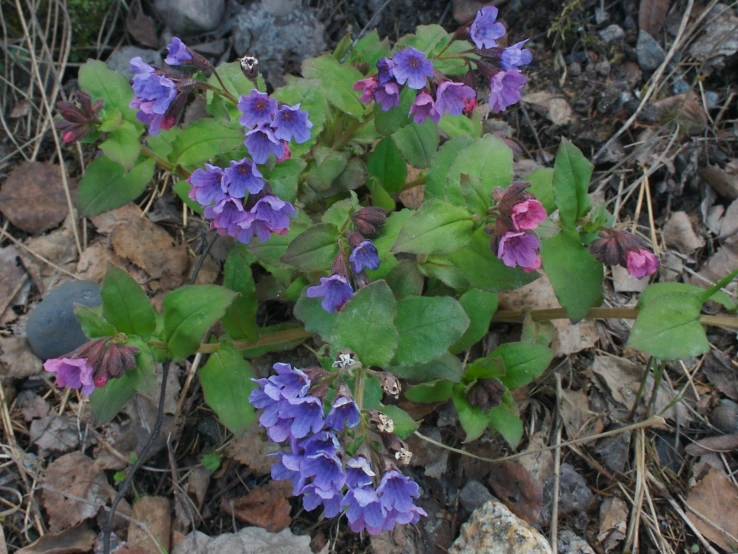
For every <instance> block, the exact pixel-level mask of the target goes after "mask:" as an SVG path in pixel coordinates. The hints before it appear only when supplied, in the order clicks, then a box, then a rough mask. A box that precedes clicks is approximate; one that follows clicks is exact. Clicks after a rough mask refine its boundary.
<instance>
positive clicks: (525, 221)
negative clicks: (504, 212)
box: [511, 199, 547, 231]
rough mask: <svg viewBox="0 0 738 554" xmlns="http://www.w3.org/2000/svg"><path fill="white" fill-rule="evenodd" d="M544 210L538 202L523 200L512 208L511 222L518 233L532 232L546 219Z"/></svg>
mask: <svg viewBox="0 0 738 554" xmlns="http://www.w3.org/2000/svg"><path fill="white" fill-rule="evenodd" d="M546 216H547V214H546V208H544V207H543V204H541V203H540V202H539V201H538V200H534V199H530V200H524V201H523V202H520V203H518V204H515V205H514V206H513V208H512V214H511V218H512V222H513V225H514V226H515V228H516V229H518V230H520V231H532V230H533V229H535V228H536V227H538V224H539V223H541V222H542V221H544V220H545V219H546Z"/></svg>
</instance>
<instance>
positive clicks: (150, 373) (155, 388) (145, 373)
mask: <svg viewBox="0 0 738 554" xmlns="http://www.w3.org/2000/svg"><path fill="white" fill-rule="evenodd" d="M128 344H132V345H133V346H136V347H137V348H138V354H136V367H135V368H134V369H132V370H129V371H126V373H125V375H127V376H128V378H129V379H130V381H131V385H133V388H134V390H135V391H136V392H138V393H140V394H143V395H144V396H147V397H149V398H152V399H153V398H155V397H156V394H157V393H158V392H159V383H157V381H156V365H155V362H154V354H153V352H152V351H151V348H150V347H149V345H148V344H147V343H146V342H145V341H144V340H143V339H142V338H141V337H138V336H135V335H134V336H131V337H128Z"/></svg>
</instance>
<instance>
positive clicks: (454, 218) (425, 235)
mask: <svg viewBox="0 0 738 554" xmlns="http://www.w3.org/2000/svg"><path fill="white" fill-rule="evenodd" d="M473 228H474V223H473V222H472V220H471V216H470V215H469V212H468V211H467V210H466V209H465V208H459V207H457V206H452V205H451V204H447V203H445V202H442V201H440V200H437V199H433V200H430V201H428V202H425V203H423V205H422V206H421V207H420V209H419V210H418V211H416V212H415V213H414V214H413V215H412V217H410V219H408V220H407V222H406V223H405V225H403V226H402V229H401V230H400V233H399V235H398V236H397V241H396V242H395V244H394V246H393V247H392V252H410V253H411V254H445V253H448V252H453V251H454V250H458V249H460V248H463V247H464V246H466V245H467V244H468V243H469V241H470V240H471V238H472V229H473Z"/></svg>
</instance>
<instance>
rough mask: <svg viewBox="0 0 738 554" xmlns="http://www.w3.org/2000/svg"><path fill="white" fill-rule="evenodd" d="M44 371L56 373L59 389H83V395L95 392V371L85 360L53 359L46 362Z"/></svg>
mask: <svg viewBox="0 0 738 554" xmlns="http://www.w3.org/2000/svg"><path fill="white" fill-rule="evenodd" d="M44 369H45V370H46V371H48V372H50V373H56V384H57V386H59V387H69V388H71V389H82V394H90V393H91V392H92V391H93V390H95V383H94V381H93V379H92V374H93V372H94V371H95V369H94V368H93V367H92V366H91V365H90V364H88V363H87V360H86V359H85V358H53V359H51V360H46V361H45V362H44Z"/></svg>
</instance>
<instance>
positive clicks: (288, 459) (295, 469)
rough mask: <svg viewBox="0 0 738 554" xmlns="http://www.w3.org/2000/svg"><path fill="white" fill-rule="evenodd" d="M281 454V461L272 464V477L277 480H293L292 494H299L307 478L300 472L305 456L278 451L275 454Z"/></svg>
mask: <svg viewBox="0 0 738 554" xmlns="http://www.w3.org/2000/svg"><path fill="white" fill-rule="evenodd" d="M274 455H275V456H279V461H278V462H276V463H274V464H272V470H271V473H272V479H274V480H275V481H286V480H288V479H289V480H290V481H292V494H294V495H295V496H297V495H298V494H300V490H302V488H303V487H304V486H305V479H304V478H303V477H302V474H301V473H300V463H301V462H302V459H303V457H302V456H300V455H299V454H287V453H286V452H278V453H276V454H274Z"/></svg>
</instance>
